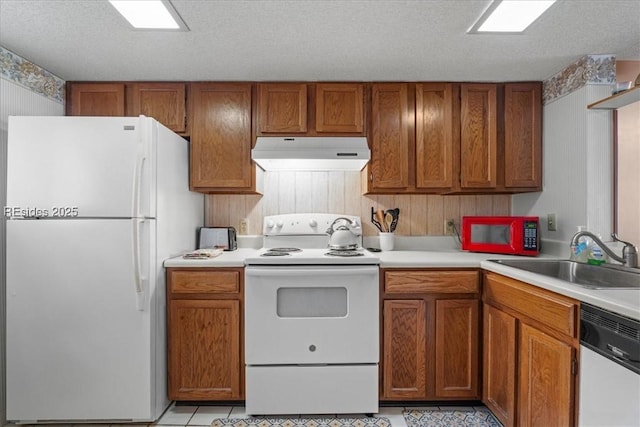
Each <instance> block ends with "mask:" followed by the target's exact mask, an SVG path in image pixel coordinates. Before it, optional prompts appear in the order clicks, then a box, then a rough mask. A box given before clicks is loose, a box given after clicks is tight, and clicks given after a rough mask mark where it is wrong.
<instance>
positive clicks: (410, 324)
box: [380, 269, 480, 400]
mask: <svg viewBox="0 0 640 427" xmlns="http://www.w3.org/2000/svg"><path fill="white" fill-rule="evenodd" d="M382 277H383V283H382V357H381V364H382V368H381V388H380V399H381V400H456V399H458V400H461V399H464V400H473V399H479V398H480V392H479V376H480V371H479V320H480V317H479V316H480V310H479V304H480V303H479V297H480V280H479V279H480V274H479V272H478V271H477V270H458V271H444V270H404V269H389V270H383V274H382Z"/></svg>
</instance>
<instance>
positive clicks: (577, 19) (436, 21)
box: [0, 0, 640, 81]
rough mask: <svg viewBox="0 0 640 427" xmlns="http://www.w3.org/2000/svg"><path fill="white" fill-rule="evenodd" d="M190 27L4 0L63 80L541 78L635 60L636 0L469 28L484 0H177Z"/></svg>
mask: <svg viewBox="0 0 640 427" xmlns="http://www.w3.org/2000/svg"><path fill="white" fill-rule="evenodd" d="M172 3H173V5H174V6H175V9H176V10H177V11H178V13H179V14H180V15H181V16H182V18H183V20H184V21H185V22H186V24H187V25H188V26H189V28H190V30H191V31H189V32H150V31H134V30H132V29H131V28H130V27H129V25H128V24H127V23H126V22H125V21H124V19H123V18H122V17H121V16H120V15H118V13H117V12H116V11H115V9H113V8H112V7H111V6H110V5H109V3H108V2H107V1H106V0H26V1H24V0H0V45H1V46H3V47H5V48H7V49H9V50H11V51H13V52H15V53H17V54H19V55H21V56H23V57H25V58H26V59H28V60H30V61H32V62H35V63H36V64H38V65H40V66H42V67H44V68H46V69H47V70H49V71H51V72H52V73H54V74H56V75H58V76H59V77H61V78H62V79H65V80H258V81H262V80H283V81H286V80H305V81H307V80H308V81H314V80H326V81H336V80H345V81H347V80H358V81H391V80H397V81H417V80H432V81H436V80H451V81H514V80H543V79H546V78H548V77H550V76H552V75H553V74H555V73H556V72H558V71H560V70H562V69H563V68H565V67H566V66H567V65H568V64H570V63H572V62H573V61H575V60H576V59H578V58H580V57H581V56H583V55H586V54H614V55H616V57H617V59H618V60H624V59H626V60H640V0H631V1H618V0H604V1H600V0H558V1H557V3H556V4H555V5H553V6H552V7H551V8H550V9H549V10H548V12H547V13H546V14H545V15H543V16H542V17H541V18H540V19H538V21H536V22H535V23H534V24H533V25H532V26H531V27H529V29H528V30H527V31H526V32H525V33H524V34H523V35H468V34H466V30H467V29H468V28H469V27H470V26H471V25H472V24H473V23H474V21H475V20H476V19H477V18H478V17H479V16H480V15H481V14H482V12H483V11H484V9H485V8H486V7H487V5H488V4H489V0H413V1H400V0H333V1H332V0H324V1H320V0H292V1H285V0H173V1H172Z"/></svg>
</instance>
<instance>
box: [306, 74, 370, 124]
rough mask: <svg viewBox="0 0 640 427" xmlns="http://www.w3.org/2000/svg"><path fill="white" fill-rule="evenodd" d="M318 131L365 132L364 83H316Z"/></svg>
mask: <svg viewBox="0 0 640 427" xmlns="http://www.w3.org/2000/svg"><path fill="white" fill-rule="evenodd" d="M315 95H316V126H315V128H316V132H318V133H354V134H362V133H363V132H364V85H363V84H361V83H318V84H316V93H315Z"/></svg>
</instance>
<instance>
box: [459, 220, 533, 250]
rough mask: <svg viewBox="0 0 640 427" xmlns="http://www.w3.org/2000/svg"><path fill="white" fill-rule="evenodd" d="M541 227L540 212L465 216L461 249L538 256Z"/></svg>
mask: <svg viewBox="0 0 640 427" xmlns="http://www.w3.org/2000/svg"><path fill="white" fill-rule="evenodd" d="M539 229H540V227H539V218H538V217H537V216H464V217H462V249H463V250H465V251H471V252H488V253H492V254H510V255H528V256H537V255H538V253H539V252H540V232H539Z"/></svg>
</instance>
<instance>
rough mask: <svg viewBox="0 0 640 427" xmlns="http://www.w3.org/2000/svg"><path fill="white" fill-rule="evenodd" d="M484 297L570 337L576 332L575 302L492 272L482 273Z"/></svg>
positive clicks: (576, 305)
mask: <svg viewBox="0 0 640 427" xmlns="http://www.w3.org/2000/svg"><path fill="white" fill-rule="evenodd" d="M484 300H485V301H486V302H489V303H496V304H500V305H502V306H505V307H509V308H512V309H513V310H516V311H518V312H520V313H522V314H524V315H525V316H528V317H530V318H532V319H534V320H536V321H538V322H540V323H542V324H544V325H546V326H548V327H550V328H552V329H555V330H556V331H559V332H562V333H563V334H566V335H569V336H571V337H574V338H575V337H576V333H577V312H578V302H577V301H575V300H573V299H571V298H568V297H565V296H563V295H558V294H556V293H554V292H550V291H547V290H545V289H540V288H538V287H536V286H533V285H529V284H526V283H522V282H519V281H517V280H514V279H510V278H508V277H504V276H500V275H497V274H493V273H485V283H484Z"/></svg>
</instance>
